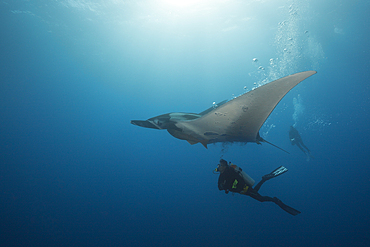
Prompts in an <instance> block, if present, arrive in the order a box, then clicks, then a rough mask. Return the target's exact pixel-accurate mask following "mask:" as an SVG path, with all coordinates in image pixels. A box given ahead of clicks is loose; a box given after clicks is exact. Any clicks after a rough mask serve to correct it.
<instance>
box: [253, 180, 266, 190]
mask: <svg viewBox="0 0 370 247" xmlns="http://www.w3.org/2000/svg"><path fill="white" fill-rule="evenodd" d="M267 180H268V179H266V178H263V177H262V179H261V181H259V183H258V184H257V185H256V186H254V188H253V189H254V190H255V191H256V192H258V191H259V190H260V188H261V186H262V184H263V183H264V182H266V181H267Z"/></svg>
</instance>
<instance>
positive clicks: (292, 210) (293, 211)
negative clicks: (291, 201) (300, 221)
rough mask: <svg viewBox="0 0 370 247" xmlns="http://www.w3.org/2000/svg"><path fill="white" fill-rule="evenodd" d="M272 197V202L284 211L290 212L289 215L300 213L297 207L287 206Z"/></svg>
mask: <svg viewBox="0 0 370 247" xmlns="http://www.w3.org/2000/svg"><path fill="white" fill-rule="evenodd" d="M272 199H273V202H274V203H275V204H276V205H278V206H279V207H280V208H281V209H282V210H284V211H285V212H287V213H289V214H291V215H297V214H300V213H301V212H300V211H298V210H297V209H294V208H292V207H289V206H288V205H286V204H284V203H283V202H282V201H280V199H278V198H276V197H274V198H272Z"/></svg>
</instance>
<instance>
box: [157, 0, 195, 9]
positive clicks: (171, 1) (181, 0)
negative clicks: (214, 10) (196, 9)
mask: <svg viewBox="0 0 370 247" xmlns="http://www.w3.org/2000/svg"><path fill="white" fill-rule="evenodd" d="M162 1H163V3H165V4H168V5H171V6H174V7H179V8H180V7H188V6H191V5H194V4H197V3H200V2H202V0H162Z"/></svg>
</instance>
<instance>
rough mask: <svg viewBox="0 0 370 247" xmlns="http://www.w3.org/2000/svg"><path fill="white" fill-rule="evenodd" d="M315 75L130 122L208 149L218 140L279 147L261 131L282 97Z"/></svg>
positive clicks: (298, 76)
mask: <svg viewBox="0 0 370 247" xmlns="http://www.w3.org/2000/svg"><path fill="white" fill-rule="evenodd" d="M313 74H316V71H304V72H300V73H296V74H293V75H289V76H286V77H283V78H280V79H278V80H275V81H272V82H270V83H267V84H265V85H263V86H260V87H258V88H256V89H254V90H251V91H249V92H246V93H244V94H242V95H240V96H238V97H236V98H234V99H232V100H229V101H227V100H225V101H222V102H220V103H219V104H217V105H215V106H213V107H211V108H209V109H207V110H205V111H203V112H201V113H184V112H172V113H167V114H163V115H159V116H156V117H152V118H149V119H148V120H131V123H132V124H134V125H137V126H141V127H145V128H152V129H158V130H162V129H166V130H167V131H168V133H170V134H171V135H172V136H174V137H176V138H178V139H181V140H186V141H188V142H189V143H190V144H192V145H193V144H196V143H201V144H202V145H203V146H204V147H205V148H207V145H208V144H210V143H216V142H242V143H247V142H255V143H257V144H261V142H266V143H269V144H271V145H273V146H275V147H277V146H276V145H274V144H272V143H270V142H268V141H266V140H264V139H263V138H262V137H261V136H260V135H259V130H260V128H261V127H262V125H263V123H264V122H265V121H266V119H267V118H268V116H269V115H270V114H271V112H272V111H273V110H274V109H275V107H276V105H277V104H278V103H279V102H280V100H281V99H282V98H283V97H284V96H285V95H286V94H287V93H288V92H289V91H290V90H291V89H292V88H293V87H295V86H296V85H298V83H300V82H301V81H303V80H304V79H306V78H308V77H310V76H311V75H313ZM277 148H279V147H277ZM279 149H281V148H279ZM281 150H283V149H281ZM283 151H285V150H283ZM285 152H286V151H285Z"/></svg>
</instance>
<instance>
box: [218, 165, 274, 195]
mask: <svg viewBox="0 0 370 247" xmlns="http://www.w3.org/2000/svg"><path fill="white" fill-rule="evenodd" d="M266 181H267V179H263V178H262V180H261V181H260V182H259V183H258V184H257V185H256V186H255V187H254V188H252V187H251V186H249V185H247V183H246V182H245V181H244V179H243V178H242V177H241V176H240V175H239V174H238V173H237V172H236V171H235V169H234V168H232V167H230V166H228V167H226V169H225V171H224V172H223V173H221V174H220V176H219V177H218V189H219V190H225V193H229V191H231V192H236V193H240V194H243V195H248V196H250V197H252V198H254V199H256V200H258V201H260V202H266V201H270V202H274V201H275V199H274V198H272V197H269V196H262V195H261V194H259V193H258V190H259V189H260V188H261V186H262V184H263V183H264V182H266ZM243 189H244V190H243Z"/></svg>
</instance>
